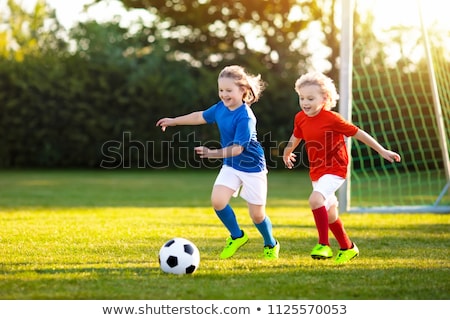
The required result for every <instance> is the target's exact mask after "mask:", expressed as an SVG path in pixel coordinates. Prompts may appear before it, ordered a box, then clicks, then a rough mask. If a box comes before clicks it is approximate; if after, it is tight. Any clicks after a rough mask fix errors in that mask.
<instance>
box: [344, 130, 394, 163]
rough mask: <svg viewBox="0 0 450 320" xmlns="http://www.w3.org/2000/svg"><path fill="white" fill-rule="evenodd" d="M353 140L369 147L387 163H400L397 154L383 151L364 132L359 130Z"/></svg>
mask: <svg viewBox="0 0 450 320" xmlns="http://www.w3.org/2000/svg"><path fill="white" fill-rule="evenodd" d="M353 138H355V139H357V140H359V141H361V142H362V143H365V144H366V145H368V146H369V147H371V148H372V149H373V150H375V151H376V152H378V153H379V154H380V156H382V157H383V158H384V159H386V160H387V161H389V162H394V161H395V162H400V161H401V157H400V155H399V154H398V153H396V152H394V151H391V150H387V149H385V148H384V147H383V146H382V145H381V144H379V143H378V142H377V141H376V140H375V139H374V138H373V137H372V136H371V135H370V134H368V133H367V132H365V131H364V130H362V129H359V130H358V131H357V132H356V134H355V135H354V136H353Z"/></svg>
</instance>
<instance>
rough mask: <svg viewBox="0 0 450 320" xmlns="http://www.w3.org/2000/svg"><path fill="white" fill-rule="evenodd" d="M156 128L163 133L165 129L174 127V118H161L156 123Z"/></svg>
mask: <svg viewBox="0 0 450 320" xmlns="http://www.w3.org/2000/svg"><path fill="white" fill-rule="evenodd" d="M156 126H157V127H158V126H159V127H161V130H162V131H163V132H164V131H166V128H167V127H173V126H176V124H175V120H174V118H162V119H159V120H158V122H156Z"/></svg>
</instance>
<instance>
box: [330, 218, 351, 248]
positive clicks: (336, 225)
mask: <svg viewBox="0 0 450 320" xmlns="http://www.w3.org/2000/svg"><path fill="white" fill-rule="evenodd" d="M330 230H331V232H333V234H334V236H335V238H336V240H337V242H338V243H339V246H340V247H341V249H350V248H351V247H352V246H353V242H352V241H351V240H350V238H349V237H348V235H347V232H345V229H344V224H343V223H342V221H341V219H339V218H337V220H336V221H335V222H333V223H331V224H330Z"/></svg>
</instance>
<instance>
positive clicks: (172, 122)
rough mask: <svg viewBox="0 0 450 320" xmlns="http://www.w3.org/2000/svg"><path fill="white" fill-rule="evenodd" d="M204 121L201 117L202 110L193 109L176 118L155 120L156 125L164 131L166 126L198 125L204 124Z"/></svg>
mask: <svg viewBox="0 0 450 320" xmlns="http://www.w3.org/2000/svg"><path fill="white" fill-rule="evenodd" d="M205 123H206V121H205V119H204V118H203V111H195V112H192V113H189V114H186V115H184V116H179V117H176V118H162V119H159V120H158V121H157V122H156V126H157V127H158V126H159V127H161V130H162V131H166V128H167V127H174V126H180V125H198V124H205Z"/></svg>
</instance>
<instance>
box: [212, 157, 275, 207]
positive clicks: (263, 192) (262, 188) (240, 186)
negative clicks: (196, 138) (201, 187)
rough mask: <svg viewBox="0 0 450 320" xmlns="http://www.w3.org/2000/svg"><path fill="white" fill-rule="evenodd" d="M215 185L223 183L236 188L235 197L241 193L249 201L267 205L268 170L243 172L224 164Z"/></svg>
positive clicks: (233, 188)
mask: <svg viewBox="0 0 450 320" xmlns="http://www.w3.org/2000/svg"><path fill="white" fill-rule="evenodd" d="M214 185H222V186H225V187H228V188H230V189H232V190H234V191H235V193H234V194H233V197H237V196H238V195H240V197H241V198H242V199H244V200H245V201H247V202H248V203H251V204H256V205H266V201H267V170H265V171H261V172H242V171H239V170H236V169H234V168H232V167H230V166H226V165H224V166H222V168H221V169H220V172H219V175H218V176H217V178H216V181H215V182H214Z"/></svg>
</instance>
